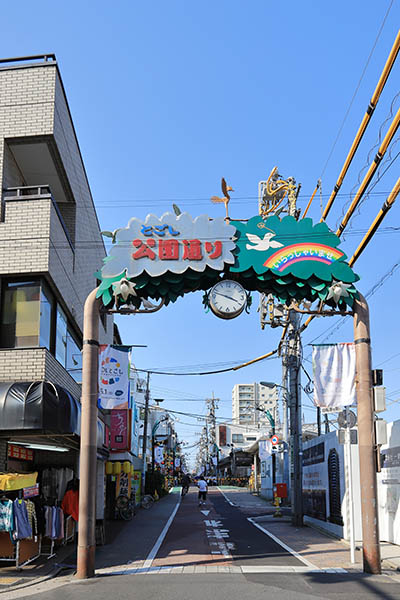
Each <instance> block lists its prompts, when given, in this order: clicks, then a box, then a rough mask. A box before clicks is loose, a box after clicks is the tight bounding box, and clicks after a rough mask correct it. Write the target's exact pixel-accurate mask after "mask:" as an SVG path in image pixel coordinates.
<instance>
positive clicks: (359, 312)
mask: <svg viewBox="0 0 400 600" xmlns="http://www.w3.org/2000/svg"><path fill="white" fill-rule="evenodd" d="M354 344H355V350H356V390H357V412H358V450H359V460H360V485H361V490H360V492H361V494H360V495H361V520H362V532H363V562H364V572H365V573H374V574H380V573H381V555H380V551H381V550H380V542H379V519H378V491H377V482H376V452H377V447H376V442H375V426H374V425H375V424H374V401H373V391H372V375H371V339H370V327H369V310H368V304H367V302H366V300H365V298H364V297H363V296H362V295H361V294H359V297H358V299H357V300H356V301H355V303H354Z"/></svg>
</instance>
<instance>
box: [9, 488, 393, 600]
mask: <svg viewBox="0 0 400 600" xmlns="http://www.w3.org/2000/svg"><path fill="white" fill-rule="evenodd" d="M270 512H271V506H270V505H269V504H268V503H266V502H265V501H263V500H262V499H259V498H257V497H254V496H252V495H251V494H249V493H248V492H247V491H246V490H237V489H236V490H230V489H222V490H221V491H220V490H219V489H217V488H211V489H210V491H209V496H208V499H207V502H206V505H205V506H201V507H199V506H198V504H197V492H196V490H195V489H194V488H191V490H190V492H189V494H187V496H186V497H185V498H184V499H183V501H182V502H180V497H179V489H175V490H173V492H172V493H171V494H170V495H169V496H168V497H167V498H164V499H163V500H161V501H160V502H159V503H157V504H156V505H155V506H154V507H153V508H152V509H151V510H150V511H140V512H139V515H138V516H137V517H136V518H135V519H134V520H133V521H132V522H131V523H127V524H126V525H125V527H124V528H121V530H120V531H119V532H118V534H117V535H116V537H115V538H114V539H113V540H111V542H110V543H108V544H107V545H106V546H104V547H101V548H99V549H98V552H97V577H96V578H94V579H91V580H87V581H77V580H75V579H74V577H73V574H72V572H69V573H67V574H66V575H62V574H61V575H60V576H59V577H57V578H55V579H52V580H49V581H45V582H43V583H41V584H39V585H37V586H31V587H28V588H25V589H21V590H15V591H8V592H5V593H3V594H0V598H4V600H16V599H17V598H28V597H29V598H31V599H32V600H64V599H65V600H67V599H68V600H74V599H75V598H76V599H78V598H79V599H83V600H84V599H86V598H91V599H93V598H96V600H105V599H107V600H109V599H110V598H112V599H113V600H119V599H122V598H124V599H125V598H135V599H137V600H148V599H149V598H153V597H156V598H160V600H192V599H193V600H197V598H199V599H200V598H201V599H203V598H204V597H211V598H212V599H213V600H225V599H226V598H230V599H231V600H236V599H237V600H239V598H240V600H243V599H244V600H247V599H248V600H253V599H254V600H256V599H257V600H259V598H266V599H271V600H272V598H274V599H275V598H279V599H282V600H292V599H295V598H296V600H303V599H304V600H305V599H306V598H332V599H336V598H343V599H345V598H350V597H351V598H352V600H358V599H360V600H361V599H363V600H365V599H366V598H383V599H384V600H391V599H395V598H400V576H398V575H396V573H395V572H392V573H386V574H384V575H382V576H379V577H378V576H367V575H364V574H362V573H361V572H360V569H358V570H357V569H353V570H351V569H345V568H343V565H344V564H345V563H344V562H343V559H342V560H341V562H340V561H339V562H340V565H341V566H339V563H335V562H332V561H336V556H341V552H342V549H341V546H340V543H339V542H336V541H333V540H329V538H323V539H324V540H325V551H324V550H321V551H320V552H319V553H317V552H315V553H314V554H313V555H312V558H313V562H311V561H310V553H309V552H308V551H307V552H302V551H301V550H300V546H301V545H300V544H299V547H298V550H299V552H297V551H296V550H294V549H293V548H292V547H291V546H288V544H285V542H283V541H282V540H281V539H280V538H279V535H280V533H279V531H280V530H281V531H282V537H284V535H286V533H285V532H286V530H289V529H290V528H291V525H290V524H289V523H288V522H286V523H285V522H283V523H282V522H279V523H277V520H274V521H273V520H272V519H271V517H268V514H267V513H270ZM174 513H175V515H174ZM263 515H264V518H263ZM249 518H250V519H254V521H250V520H249ZM268 519H270V520H269V521H268ZM254 523H262V526H261V528H260V527H256V526H255V525H254ZM270 530H271V531H272V530H273V531H274V533H273V534H272V537H271V531H270ZM265 531H268V532H269V533H270V535H267V533H265ZM310 531H311V530H309V528H304V530H301V531H300V530H296V529H293V528H292V535H293V532H294V537H293V539H294V540H295V539H296V537H297V538H300V539H302V540H303V541H304V540H305V542H306V543H303V546H305V545H310V544H311V542H310V540H312V543H317V542H318V538H314V539H312V538H310V537H309V536H310V535H312V532H311V533H310ZM146 532H147V533H146ZM317 535H320V534H317ZM285 540H286V542H287V537H285ZM279 542H280V543H279ZM320 543H321V542H320ZM285 546H287V547H285ZM290 550H291V551H290ZM321 555H324V557H325V558H324V559H323V558H322V557H321V559H320V561H318V560H314V558H318V556H321ZM346 566H347V565H346Z"/></svg>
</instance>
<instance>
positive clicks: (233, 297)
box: [209, 279, 247, 319]
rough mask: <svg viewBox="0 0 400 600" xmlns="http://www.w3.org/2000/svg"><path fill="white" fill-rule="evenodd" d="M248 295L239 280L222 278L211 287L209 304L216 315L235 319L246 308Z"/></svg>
mask: <svg viewBox="0 0 400 600" xmlns="http://www.w3.org/2000/svg"><path fill="white" fill-rule="evenodd" d="M246 303H247V295H246V292H245V290H244V289H243V287H242V286H241V285H240V283H238V282H237V281H231V280H230V279H222V280H221V281H219V282H218V283H216V284H215V285H214V287H213V288H211V291H210V294H209V304H210V308H211V310H212V311H213V313H214V315H216V316H217V317H220V318H221V319H234V318H235V317H238V316H239V315H240V314H241V313H242V312H243V310H244V308H245V306H246Z"/></svg>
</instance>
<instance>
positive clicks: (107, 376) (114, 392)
mask: <svg viewBox="0 0 400 600" xmlns="http://www.w3.org/2000/svg"><path fill="white" fill-rule="evenodd" d="M128 374H129V348H127V347H125V349H123V348H118V346H106V345H101V346H100V353H99V406H100V407H101V408H108V409H113V408H116V409H123V408H130V402H129V400H130V399H129V376H128Z"/></svg>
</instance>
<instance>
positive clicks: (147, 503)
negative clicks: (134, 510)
mask: <svg viewBox="0 0 400 600" xmlns="http://www.w3.org/2000/svg"><path fill="white" fill-rule="evenodd" d="M154 502H155V499H154V498H153V496H152V495H151V494H146V495H145V496H143V498H142V502H141V507H142V508H145V509H146V510H149V508H151V507H152V506H153V504H154Z"/></svg>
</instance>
